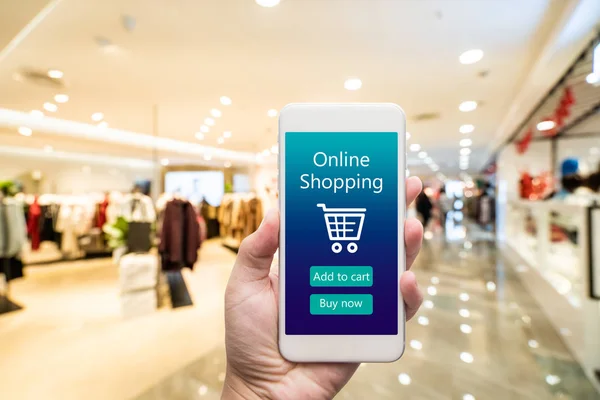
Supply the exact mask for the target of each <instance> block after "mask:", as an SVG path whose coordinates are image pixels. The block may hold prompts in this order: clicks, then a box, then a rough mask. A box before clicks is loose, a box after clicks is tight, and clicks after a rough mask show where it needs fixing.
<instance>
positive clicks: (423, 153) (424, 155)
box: [419, 151, 427, 158]
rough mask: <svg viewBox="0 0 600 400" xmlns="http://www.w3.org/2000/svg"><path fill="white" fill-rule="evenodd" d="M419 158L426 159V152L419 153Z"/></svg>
mask: <svg viewBox="0 0 600 400" xmlns="http://www.w3.org/2000/svg"><path fill="white" fill-rule="evenodd" d="M419 158H427V152H425V151H421V152H419Z"/></svg>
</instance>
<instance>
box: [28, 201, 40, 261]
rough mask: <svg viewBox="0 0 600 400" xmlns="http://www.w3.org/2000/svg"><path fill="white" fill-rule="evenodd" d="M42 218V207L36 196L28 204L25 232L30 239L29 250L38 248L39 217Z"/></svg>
mask: <svg viewBox="0 0 600 400" xmlns="http://www.w3.org/2000/svg"><path fill="white" fill-rule="evenodd" d="M41 218H42V208H41V207H40V204H39V203H38V198H37V196H36V198H35V199H34V200H33V203H32V204H31V205H30V206H29V210H28V215H27V234H28V235H29V238H30V239H31V250H34V251H35V250H39V248H40V242H41V236H40V219H41Z"/></svg>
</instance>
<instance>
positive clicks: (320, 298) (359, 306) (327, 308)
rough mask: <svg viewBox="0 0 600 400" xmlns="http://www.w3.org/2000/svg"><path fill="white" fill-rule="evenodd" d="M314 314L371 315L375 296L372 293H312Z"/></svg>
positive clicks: (311, 307) (311, 304)
mask: <svg viewBox="0 0 600 400" xmlns="http://www.w3.org/2000/svg"><path fill="white" fill-rule="evenodd" d="M310 313H311V314H312V315H371V314H373V296H372V295H370V294H312V295H311V296H310Z"/></svg>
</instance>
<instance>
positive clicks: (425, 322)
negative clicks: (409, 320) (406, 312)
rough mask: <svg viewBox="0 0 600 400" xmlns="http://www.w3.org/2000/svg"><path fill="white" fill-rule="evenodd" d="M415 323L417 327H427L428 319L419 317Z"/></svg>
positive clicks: (422, 316)
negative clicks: (417, 324)
mask: <svg viewBox="0 0 600 400" xmlns="http://www.w3.org/2000/svg"><path fill="white" fill-rule="evenodd" d="M417 322H418V323H419V325H423V326H427V325H429V318H427V317H426V316H424V315H421V316H420V317H419V318H417Z"/></svg>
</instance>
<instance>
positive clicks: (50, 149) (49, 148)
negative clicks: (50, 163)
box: [44, 145, 54, 153]
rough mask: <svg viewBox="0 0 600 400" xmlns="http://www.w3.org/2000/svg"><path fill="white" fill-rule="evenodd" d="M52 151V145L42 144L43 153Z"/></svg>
mask: <svg viewBox="0 0 600 400" xmlns="http://www.w3.org/2000/svg"><path fill="white" fill-rule="evenodd" d="M53 151H54V147H52V146H50V145H46V146H44V152H45V153H52V152H53Z"/></svg>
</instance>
